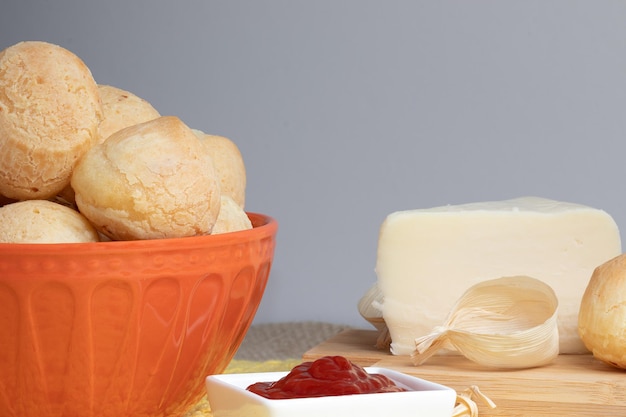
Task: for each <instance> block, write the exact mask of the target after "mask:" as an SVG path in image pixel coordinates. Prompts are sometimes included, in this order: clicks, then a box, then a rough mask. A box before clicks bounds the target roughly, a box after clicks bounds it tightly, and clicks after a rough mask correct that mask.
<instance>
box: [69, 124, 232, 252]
mask: <svg viewBox="0 0 626 417" xmlns="http://www.w3.org/2000/svg"><path fill="white" fill-rule="evenodd" d="M72 188H73V189H74V192H75V199H76V204H77V206H78V208H79V210H80V212H81V213H83V214H84V215H85V217H87V218H88V219H89V220H90V221H91V222H92V224H94V225H95V227H96V229H98V230H99V231H100V232H102V233H103V234H104V235H106V236H108V237H110V238H111V239H113V240H137V239H159V238H173V237H185V236H195V235H201V234H209V233H210V232H211V230H212V228H213V225H214V224H215V221H216V219H217V215H218V213H219V210H220V189H219V182H218V179H217V175H216V173H215V169H214V168H213V161H212V159H211V156H210V155H209V153H208V152H207V151H206V149H205V148H204V147H203V146H202V144H201V143H200V141H199V140H198V139H197V137H196V136H195V135H194V133H193V132H192V130H191V129H190V128H188V127H187V126H186V125H185V124H184V123H183V122H182V121H181V120H180V119H179V118H177V117H174V116H162V117H159V118H157V119H154V120H151V121H148V122H145V123H140V124H137V125H134V126H130V127H127V128H125V129H122V130H120V131H118V132H116V133H114V134H113V135H111V136H109V138H108V139H107V140H105V141H104V142H102V143H100V144H98V145H96V146H94V147H93V148H91V149H90V150H89V152H87V154H85V156H84V157H83V158H82V159H81V160H80V162H79V163H78V164H77V165H76V168H75V170H74V174H73V176H72Z"/></svg>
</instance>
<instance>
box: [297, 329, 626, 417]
mask: <svg viewBox="0 0 626 417" xmlns="http://www.w3.org/2000/svg"><path fill="white" fill-rule="evenodd" d="M376 337H377V332H376V331H375V330H373V331H371V330H346V331H344V332H342V333H339V334H338V335H336V336H334V337H332V338H330V339H329V340H327V341H325V342H323V343H321V344H320V345H318V346H316V347H314V348H312V349H311V350H309V351H307V352H306V353H305V354H304V356H303V359H304V360H315V359H318V358H320V357H322V356H325V355H341V356H344V357H346V358H348V359H350V360H351V361H352V362H354V363H356V364H359V365H361V366H378V367H385V368H390V369H394V370H397V371H400V372H404V373H407V374H410V375H414V376H417V377H419V378H423V379H427V380H430V381H433V382H437V383H440V384H443V385H447V386H449V387H451V388H453V389H455V390H456V391H457V392H462V391H464V390H465V389H467V388H468V387H469V386H471V385H477V386H478V387H479V388H480V390H481V392H483V393H484V394H485V395H486V396H488V397H489V398H491V399H492V400H493V401H494V402H495V403H496V405H497V407H496V408H494V409H490V408H489V407H487V406H486V405H483V404H482V403H481V402H480V401H477V404H478V406H479V415H480V417H487V416H506V417H522V416H523V417H557V416H558V417H566V416H567V417H574V416H575V417H611V416H615V417H617V416H619V417H626V371H623V370H620V369H617V368H614V367H611V366H609V365H606V364H604V363H602V362H600V361H598V360H596V359H594V358H593V356H592V355H560V356H559V357H558V358H557V359H556V360H555V362H554V363H552V364H550V365H547V366H544V367H540V368H533V369H522V370H492V369H487V368H485V367H481V366H480V365H477V364H475V363H473V362H471V361H469V360H467V359H466V358H464V357H462V356H434V357H432V358H430V359H429V360H428V361H427V362H426V363H425V364H423V365H420V366H414V365H413V364H412V363H411V360H410V357H408V356H394V355H391V354H390V353H389V352H387V351H381V350H378V349H376V347H375V343H376ZM389 417H393V416H389Z"/></svg>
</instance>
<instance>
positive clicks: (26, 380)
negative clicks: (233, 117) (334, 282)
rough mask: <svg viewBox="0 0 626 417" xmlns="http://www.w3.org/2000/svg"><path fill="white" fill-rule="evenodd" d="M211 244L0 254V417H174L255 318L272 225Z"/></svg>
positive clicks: (14, 248)
mask: <svg viewBox="0 0 626 417" xmlns="http://www.w3.org/2000/svg"><path fill="white" fill-rule="evenodd" d="M249 217H250V219H251V220H252V224H253V226H254V227H253V228H252V229H250V230H246V231H240V232H234V233H225V234H221V235H214V236H201V237H190V238H182V239H163V240H144V241H132V242H100V243H77V244H0V416H2V417H35V416H36V417H61V416H81V417H90V416H94V417H95V416H98V417H107V416H111V417H125V416H128V417H130V416H132V417H156V416H159V417H160V416H176V417H180V416H181V415H182V414H184V412H185V411H186V410H187V409H189V408H190V407H191V406H192V405H194V404H195V403H196V402H197V401H199V400H200V399H201V397H202V395H203V394H204V380H205V377H206V376H207V375H209V374H214V373H220V372H222V371H223V370H224V369H225V368H226V366H227V365H228V363H229V362H230V360H231V359H232V357H233V356H234V354H235V352H236V350H237V349H238V347H239V345H240V343H241V341H242V340H243V337H244V335H245V333H246V331H247V330H248V327H249V326H250V323H251V321H252V319H253V317H254V315H255V313H256V310H257V308H258V306H259V303H260V301H261V298H262V296H263V292H264V290H265V284H266V282H267V279H268V276H269V273H270V267H271V264H272V260H273V255H274V247H275V237H276V231H277V223H276V221H275V220H274V219H272V218H270V217H268V216H265V215H261V214H255V213H249Z"/></svg>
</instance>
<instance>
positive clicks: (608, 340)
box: [578, 254, 626, 369]
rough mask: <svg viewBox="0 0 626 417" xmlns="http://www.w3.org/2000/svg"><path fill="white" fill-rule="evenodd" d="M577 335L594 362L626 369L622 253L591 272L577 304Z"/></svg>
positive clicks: (625, 264) (625, 272) (625, 287)
mask: <svg viewBox="0 0 626 417" xmlns="http://www.w3.org/2000/svg"><path fill="white" fill-rule="evenodd" d="M578 334H579V335H580V338H581V339H582V341H583V343H584V344H585V346H586V347H587V349H589V350H590V351H591V352H592V353H593V356H595V357H596V358H597V359H600V360H601V361H603V362H606V363H608V364H610V365H612V366H615V367H617V368H621V369H626V254H622V255H619V256H617V257H615V258H613V259H611V260H609V261H607V262H605V263H603V264H602V265H600V266H598V267H597V268H596V269H595V270H594V272H593V274H592V276H591V279H590V280H589V284H588V285H587V289H586V290H585V293H584V294H583V297H582V301H581V304H580V310H579V314H578Z"/></svg>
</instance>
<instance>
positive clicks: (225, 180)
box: [194, 129, 246, 207]
mask: <svg viewBox="0 0 626 417" xmlns="http://www.w3.org/2000/svg"><path fill="white" fill-rule="evenodd" d="M194 133H195V134H196V135H197V136H198V138H200V140H201V141H202V143H203V144H204V146H205V147H206V148H207V149H208V150H209V152H210V154H211V156H212V157H213V164H214V165H215V169H216V171H217V175H218V177H219V179H220V188H221V190H222V194H226V195H229V196H231V197H232V199H233V200H235V202H236V203H237V204H239V205H240V206H241V207H244V205H245V200H246V167H245V165H244V162H243V158H242V156H241V152H240V151H239V148H238V147H237V145H236V144H235V143H234V142H233V141H232V140H230V139H228V138H225V137H223V136H217V135H209V134H207V133H204V132H202V131H200V130H197V129H194Z"/></svg>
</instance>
